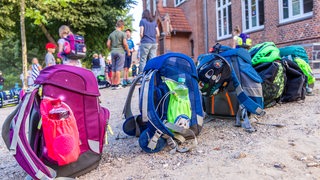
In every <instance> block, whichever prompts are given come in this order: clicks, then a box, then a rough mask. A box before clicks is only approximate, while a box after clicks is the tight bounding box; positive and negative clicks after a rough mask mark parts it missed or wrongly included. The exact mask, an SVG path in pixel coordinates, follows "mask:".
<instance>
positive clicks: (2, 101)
mask: <svg viewBox="0 0 320 180" xmlns="http://www.w3.org/2000/svg"><path fill="white" fill-rule="evenodd" d="M20 94H21V88H20V87H19V86H18V83H16V84H15V87H14V88H12V89H10V90H8V91H0V108H2V107H4V106H10V105H16V104H19V102H20V98H21V97H20Z"/></svg>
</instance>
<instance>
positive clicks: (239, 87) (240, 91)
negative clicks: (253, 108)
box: [236, 85, 243, 95]
mask: <svg viewBox="0 0 320 180" xmlns="http://www.w3.org/2000/svg"><path fill="white" fill-rule="evenodd" d="M242 92H243V89H242V87H241V86H240V85H239V86H237V87H236V93H237V95H239V94H241V93H242Z"/></svg>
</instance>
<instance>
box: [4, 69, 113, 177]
mask: <svg viewBox="0 0 320 180" xmlns="http://www.w3.org/2000/svg"><path fill="white" fill-rule="evenodd" d="M35 83H36V85H35V87H32V88H31V89H29V90H27V92H26V94H25V95H24V97H23V98H22V101H21V103H20V104H19V105H18V106H17V108H16V109H15V110H14V112H12V113H11V114H10V115H9V116H8V117H7V119H6V120H5V122H4V124H3V127H2V137H3V139H4V141H5V143H6V146H7V148H8V149H9V150H10V151H11V152H12V153H13V156H14V157H15V158H16V160H17V162H18V163H19V164H20V166H21V167H22V168H23V169H24V170H25V171H26V172H27V173H28V174H29V176H31V177H32V178H34V179H50V178H55V177H76V176H80V175H82V174H84V173H87V172H89V171H91V170H92V169H94V168H96V167H97V166H98V164H99V161H100V159H101V156H102V152H103V150H102V149H103V145H104V138H105V133H106V129H107V128H106V127H107V124H108V120H109V116H110V114H109V111H108V109H106V108H103V107H101V106H100V104H99V96H100V93H99V90H98V84H97V81H96V78H95V77H94V75H93V73H92V72H91V71H89V70H86V69H83V68H78V67H74V66H68V65H56V66H50V67H47V68H45V69H44V70H42V71H41V72H40V75H39V77H38V78H37V79H36V82H35ZM43 97H50V98H60V99H61V100H62V101H63V102H64V103H66V104H67V105H68V106H69V107H70V108H71V110H72V112H73V114H74V116H75V119H76V124H77V128H78V131H79V138H80V139H79V140H80V145H79V146H80V156H79V158H78V159H77V161H75V162H73V163H70V164H67V165H63V166H58V164H57V163H56V162H52V161H50V160H48V159H47V158H46V151H45V149H46V148H45V140H44V137H43V134H42V126H41V120H40V117H41V115H40V113H39V112H40V109H39V104H40V102H41V99H42V98H43Z"/></svg>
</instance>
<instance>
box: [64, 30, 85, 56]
mask: <svg viewBox="0 0 320 180" xmlns="http://www.w3.org/2000/svg"><path fill="white" fill-rule="evenodd" d="M64 39H65V43H64V45H63V46H64V49H63V52H64V54H65V55H66V57H67V58H69V59H83V58H85V57H86V51H87V48H86V45H85V42H84V37H83V36H80V35H76V34H70V35H68V36H67V37H66V38H64Z"/></svg>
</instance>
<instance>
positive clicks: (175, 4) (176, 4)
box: [174, 0, 186, 7]
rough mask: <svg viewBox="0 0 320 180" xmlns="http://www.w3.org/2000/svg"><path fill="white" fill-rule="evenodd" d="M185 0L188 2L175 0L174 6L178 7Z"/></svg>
mask: <svg viewBox="0 0 320 180" xmlns="http://www.w3.org/2000/svg"><path fill="white" fill-rule="evenodd" d="M177 1H178V3H177ZM184 2H186V0H174V7H178V6H180V5H181V4H182V3H184Z"/></svg>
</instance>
